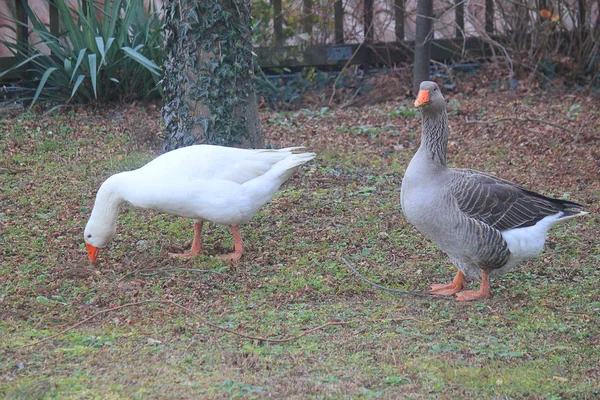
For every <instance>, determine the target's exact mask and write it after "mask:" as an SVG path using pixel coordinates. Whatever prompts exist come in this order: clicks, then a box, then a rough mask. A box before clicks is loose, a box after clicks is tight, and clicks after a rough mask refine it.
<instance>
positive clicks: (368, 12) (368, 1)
mask: <svg viewBox="0 0 600 400" xmlns="http://www.w3.org/2000/svg"><path fill="white" fill-rule="evenodd" d="M364 6H365V9H364V22H365V25H364V34H365V43H372V42H373V0H364Z"/></svg>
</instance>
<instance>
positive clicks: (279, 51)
mask: <svg viewBox="0 0 600 400" xmlns="http://www.w3.org/2000/svg"><path fill="white" fill-rule="evenodd" d="M403 44H404V45H405V46H394V45H391V44H390V43H374V44H372V45H371V46H369V47H370V48H369V49H367V48H365V46H360V45H359V44H358V43H353V44H347V45H342V46H340V45H318V46H309V47H307V48H306V49H305V50H303V51H300V50H298V48H297V47H296V46H279V47H258V48H256V49H255V52H256V54H257V56H258V57H257V58H258V63H259V65H260V66H261V67H262V68H282V67H287V68H300V67H343V66H344V65H346V63H348V64H371V65H376V64H387V63H400V62H412V59H413V54H414V41H409V42H403ZM463 44H464V49H465V51H466V52H467V53H468V54H469V55H470V56H473V57H481V56H486V55H489V51H486V50H487V49H489V46H488V47H486V46H485V45H484V44H485V42H483V41H482V40H481V39H480V38H476V37H469V38H466V39H437V40H433V41H432V42H431V59H432V60H436V61H447V60H450V59H453V58H460V57H461V56H462V55H461V52H462V50H463ZM357 49H358V50H357ZM355 53H356V54H355ZM352 54H355V55H354V58H352V59H351V60H350V62H348V60H349V59H350V58H351V56H352Z"/></svg>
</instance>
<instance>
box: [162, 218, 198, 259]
mask: <svg viewBox="0 0 600 400" xmlns="http://www.w3.org/2000/svg"><path fill="white" fill-rule="evenodd" d="M203 225H204V221H196V222H195V223H194V240H193V241H192V250H191V251H190V252H189V253H184V254H178V253H169V256H171V257H174V258H191V257H194V256H196V255H198V254H202V253H204V248H203V247H202V239H201V238H200V234H201V233H202V226H203Z"/></svg>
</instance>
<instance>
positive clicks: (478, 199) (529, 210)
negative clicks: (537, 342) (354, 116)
mask: <svg viewBox="0 0 600 400" xmlns="http://www.w3.org/2000/svg"><path fill="white" fill-rule="evenodd" d="M415 107H419V108H421V110H422V119H423V132H422V135H421V145H420V147H419V149H418V151H417V152H416V153H415V155H414V156H413V158H412V160H411V161H410V163H409V165H408V167H407V169H406V173H405V175H404V177H403V179H402V188H401V194H400V201H401V206H402V210H403V212H404V215H405V216H406V218H407V219H408V221H409V222H410V223H411V224H412V225H414V226H415V227H416V228H417V230H418V231H419V232H421V233H422V234H423V235H425V236H426V237H427V238H429V239H430V240H431V241H433V242H434V243H435V244H436V245H437V246H438V247H440V248H441V249H442V250H443V251H444V252H446V253H447V254H448V256H449V258H450V261H451V262H452V263H453V264H454V265H455V266H456V267H457V268H458V272H457V274H456V277H455V278H454V280H453V281H452V283H449V284H434V285H431V289H432V290H431V291H430V293H431V294H437V295H446V296H452V295H456V298H457V300H459V301H468V300H477V299H485V298H489V297H491V290H490V285H489V278H490V276H495V275H499V274H502V273H504V272H506V271H508V270H509V269H511V268H514V267H516V266H517V265H518V264H519V263H521V262H522V261H524V260H527V259H530V258H532V257H535V256H536V255H538V254H539V253H540V252H541V251H542V249H543V247H544V243H545V241H546V234H547V232H548V230H549V229H550V228H551V227H552V226H554V225H556V224H558V223H562V222H565V221H567V220H569V219H571V218H573V217H577V216H580V215H585V214H587V212H585V211H584V210H583V207H582V206H581V205H579V204H577V203H574V202H571V201H566V200H558V199H552V198H549V197H546V196H542V195H541V194H538V193H535V192H532V191H530V190H527V189H525V188H523V187H521V186H518V185H516V184H514V183H512V182H509V181H506V180H503V179H499V178H496V177H494V176H491V175H488V174H486V173H483V172H479V171H475V170H471V169H458V168H449V167H448V166H447V164H446V147H447V142H448V134H449V130H450V129H449V125H448V115H447V113H446V102H445V100H444V97H443V95H442V93H441V92H440V89H439V87H438V85H437V84H435V83H434V82H429V81H424V82H422V83H421V86H420V90H419V94H418V96H417V100H416V101H415ZM467 280H477V281H480V282H481V286H480V289H479V290H464V289H465V288H466V285H467Z"/></svg>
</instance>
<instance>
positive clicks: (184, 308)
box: [19, 300, 353, 348]
mask: <svg viewBox="0 0 600 400" xmlns="http://www.w3.org/2000/svg"><path fill="white" fill-rule="evenodd" d="M144 304H164V305H168V306H172V307H176V308H179V309H181V310H184V311H186V312H188V313H190V314H192V315H193V316H195V317H196V318H198V319H199V320H200V321H201V322H202V323H203V324H205V325H208V326H210V327H211V328H215V329H218V330H221V331H224V332H227V333H231V334H232V335H236V336H240V337H243V338H246V339H251V340H259V341H263V342H271V343H286V342H293V341H295V340H298V339H300V338H301V337H304V336H306V335H308V334H310V333H313V332H316V331H319V330H322V329H324V328H326V327H328V326H337V325H346V324H349V323H352V322H353V321H329V322H327V323H325V324H322V325H319V326H317V327H314V328H311V329H309V330H307V331H304V332H302V333H301V334H299V335H296V336H290V337H287V338H282V339H273V338H267V337H262V336H252V335H247V334H245V333H240V332H236V331H234V330H231V329H228V328H224V327H222V326H219V325H216V324H213V323H212V322H209V321H207V320H206V319H205V318H202V317H201V316H200V315H198V314H197V313H195V312H194V311H192V310H190V309H189V308H187V307H184V306H182V305H181V304H177V303H175V302H174V301H171V300H144V301H139V302H135V303H128V304H123V305H120V306H115V307H111V308H107V309H105V310H101V311H98V312H97V313H94V314H93V315H91V316H89V317H87V318H85V319H83V320H81V321H79V322H77V323H76V324H73V325H71V326H69V327H67V328H65V329H63V330H62V331H60V332H58V333H55V334H54V335H50V336H48V337H47V338H44V339H42V340H38V341H36V342H33V343H28V344H24V345H22V346H19V348H23V347H30V346H36V345H38V344H41V343H44V342H47V341H48V340H52V339H54V338H56V337H58V336H60V335H63V334H64V333H67V332H68V331H70V330H73V329H75V328H77V327H78V326H81V325H83V324H85V323H86V322H88V321H91V320H92V319H94V318H96V317H98V316H100V315H103V314H107V313H110V312H112V311H117V310H120V309H122V308H126V307H134V306H141V305H144Z"/></svg>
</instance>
